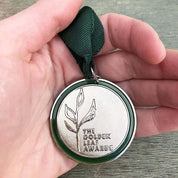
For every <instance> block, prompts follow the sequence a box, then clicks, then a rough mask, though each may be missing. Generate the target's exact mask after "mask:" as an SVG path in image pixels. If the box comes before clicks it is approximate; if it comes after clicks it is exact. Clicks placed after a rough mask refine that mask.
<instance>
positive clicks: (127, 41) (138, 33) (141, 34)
mask: <svg viewBox="0 0 178 178" xmlns="http://www.w3.org/2000/svg"><path fill="white" fill-rule="evenodd" d="M101 21H102V24H103V27H104V32H105V44H104V46H103V48H102V50H101V52H100V53H99V54H104V53H107V52H109V51H112V50H114V49H116V48H120V49H123V50H126V51H129V52H132V53H134V54H136V55H137V56H139V57H140V58H141V59H143V60H145V61H147V62H149V63H152V64H156V63H159V62H161V61H162V60H163V59H164V57H165V48H164V46H163V44H162V42H161V41H160V39H159V37H158V35H157V33H156V32H155V31H154V30H153V28H152V27H151V26H149V25H148V24H146V23H144V22H141V21H139V20H135V19H132V18H130V17H127V16H124V15H118V14H106V15H104V16H102V17H101Z"/></svg>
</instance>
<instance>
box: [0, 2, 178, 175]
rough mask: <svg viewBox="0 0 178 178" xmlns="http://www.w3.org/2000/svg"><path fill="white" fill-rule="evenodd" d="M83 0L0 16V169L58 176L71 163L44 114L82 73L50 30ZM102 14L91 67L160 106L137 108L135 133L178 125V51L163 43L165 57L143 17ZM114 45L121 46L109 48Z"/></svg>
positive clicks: (143, 101)
mask: <svg viewBox="0 0 178 178" xmlns="http://www.w3.org/2000/svg"><path fill="white" fill-rule="evenodd" d="M81 3H82V0H75V1H72V0H67V1H65V2H63V1H62V0H51V1H44V0H41V1H39V2H38V3H36V4H35V5H33V6H32V7H30V8H28V9H27V10H25V11H23V12H21V13H19V14H17V15H15V16H13V17H10V18H8V19H5V20H3V21H1V22H0V27H1V28H0V39H1V40H0V41H1V42H0V49H1V51H0V73H1V75H0V134H1V138H0V146H1V147H0V157H1V159H0V174H1V175H0V176H1V177H43V178H44V177H47V178H48V177H57V176H59V175H61V174H63V173H64V172H66V171H68V170H69V169H71V168H72V167H74V166H75V165H76V163H75V162H73V161H71V160H70V159H68V158H67V157H66V156H64V155H63V154H62V153H61V151H60V150H59V149H57V148H56V146H55V144H54V143H53V140H52V138H51V134H50V129H49V114H50V110H51V107H52V104H53V102H54V100H55V98H56V96H57V95H58V94H59V93H60V92H61V91H62V90H63V89H64V88H65V87H66V86H67V85H69V84H70V83H71V82H74V81H76V80H78V79H81V78H82V77H83V75H82V73H81V71H80V69H79V67H78V65H77V64H76V62H75V60H74V58H73V57H72V55H71V54H70V52H69V50H68V49H67V47H66V46H65V45H64V43H63V42H62V40H61V39H60V37H57V36H55V34H56V33H57V32H59V31H61V30H63V29H64V28H65V27H67V26H68V25H69V24H70V23H71V21H72V20H73V18H74V17H75V15H76V14H77V12H78V10H79V8H80V5H81ZM58 7H59V8H58ZM46 12H49V13H46ZM101 21H102V23H103V26H104V30H105V44H104V46H103V49H102V50H101V52H100V53H99V54H98V55H97V56H96V57H95V63H96V72H97V74H99V75H100V76H101V77H103V78H105V79H109V80H111V81H113V82H115V83H116V84H118V85H119V86H120V87H121V88H123V89H124V90H125V91H126V92H127V93H128V95H129V96H130V97H131V99H132V100H133V102H134V105H136V106H155V105H156V106H160V107H159V108H157V109H149V110H148V109H146V110H145V109H137V116H138V129H137V134H136V135H137V136H149V135H153V134H158V133H161V132H165V131H174V130H176V129H178V120H177V119H176V118H177V116H178V111H177V109H176V108H177V107H178V100H177V99H176V98H175V97H174V96H175V94H176V93H177V91H178V85H177V83H176V80H177V79H178V71H177V70H176V68H177V67H178V62H177V61H176V58H178V57H177V56H178V52H177V51H171V50H169V51H167V57H166V58H165V54H166V52H165V49H164V46H163V45H162V43H161V41H160V40H159V38H158V36H157V34H156V33H155V32H154V30H153V29H152V28H151V27H150V26H148V25H147V24H145V23H143V22H140V21H137V20H134V19H131V18H129V17H126V16H122V15H117V14H107V15H104V16H102V17H101ZM116 48H120V49H122V50H120V51H116V52H113V53H108V52H109V51H113V50H114V49H116ZM164 58H165V60H164V61H163V62H161V61H162V60H163V59H164ZM159 62H161V63H160V64H158V65H153V64H157V63H159ZM149 63H151V64H149ZM163 79H164V80H163Z"/></svg>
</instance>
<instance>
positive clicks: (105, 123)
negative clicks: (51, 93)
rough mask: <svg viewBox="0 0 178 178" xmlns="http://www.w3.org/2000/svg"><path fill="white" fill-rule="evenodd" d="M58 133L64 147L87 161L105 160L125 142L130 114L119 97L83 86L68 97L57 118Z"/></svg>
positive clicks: (99, 87) (104, 90)
mask: <svg viewBox="0 0 178 178" xmlns="http://www.w3.org/2000/svg"><path fill="white" fill-rule="evenodd" d="M57 125H58V131H59V134H60V137H61V139H62V140H63V142H64V143H65V145H66V146H67V147H68V148H69V149H71V150H72V151H73V152H75V153H77V154H78V155H81V156H84V157H91V158H96V157H102V156H106V155H108V154H110V153H112V152H113V151H115V150H116V149H117V148H118V147H119V146H120V145H121V144H122V143H123V141H124V140H125V137H126V136H127V133H128V129H129V125H130V122H129V114H128V110H127V107H126V105H125V103H124V102H123V100H122V99H121V98H120V96H119V95H118V94H117V93H115V92H114V91H112V90H110V89H108V88H106V87H104V86H98V85H93V84H92V85H91V84H90V85H85V86H81V87H79V88H77V89H75V90H73V91H72V92H71V93H69V94H68V95H67V96H66V97H65V99H64V100H63V102H62V103H61V105H60V107H59V110H58V115H57Z"/></svg>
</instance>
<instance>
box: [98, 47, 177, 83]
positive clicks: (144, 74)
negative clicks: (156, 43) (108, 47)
mask: <svg viewBox="0 0 178 178" xmlns="http://www.w3.org/2000/svg"><path fill="white" fill-rule="evenodd" d="M95 64H96V73H97V74H98V75H100V76H101V77H102V78H105V79H108V80H111V81H113V82H120V81H124V80H131V79H160V80H161V79H173V80H176V79H178V70H177V69H178V51H177V50H166V57H165V59H164V60H163V61H162V62H161V63H160V64H157V65H153V64H148V63H146V62H144V61H142V60H140V58H139V57H137V56H135V55H133V54H132V53H129V52H126V51H118V52H115V53H112V54H107V55H101V56H97V57H95Z"/></svg>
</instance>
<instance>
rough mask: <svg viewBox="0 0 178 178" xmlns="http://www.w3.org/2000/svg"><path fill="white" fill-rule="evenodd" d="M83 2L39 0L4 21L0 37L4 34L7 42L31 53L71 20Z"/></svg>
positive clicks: (0, 24)
mask: <svg viewBox="0 0 178 178" xmlns="http://www.w3.org/2000/svg"><path fill="white" fill-rule="evenodd" d="M81 4H82V0H75V1H73V0H65V1H63V0H50V1H48V0H47V1H46V0H40V1H38V2H37V3H36V4H34V5H32V6H31V7H29V8H28V9H26V10H24V11H22V12H20V13H18V14H16V15H14V16H12V17H10V18H8V19H6V20H3V21H1V23H0V27H1V30H0V31H1V32H3V33H0V34H1V35H0V39H1V40H2V39H3V38H4V42H6V44H8V45H9V46H12V47H16V49H17V47H18V48H19V49H21V50H22V49H25V50H26V51H28V52H30V53H32V52H35V51H38V50H39V49H40V48H41V47H43V45H44V44H46V43H47V42H48V41H50V40H51V39H52V38H53V37H54V36H55V35H56V33H58V32H59V31H61V30H63V29H64V28H66V27H67V26H68V25H69V24H70V23H71V22H72V20H73V19H74V17H75V16H76V14H77V12H78V10H79V8H80V6H81ZM4 33H5V34H6V35H5V34H4ZM7 37H8V38H7Z"/></svg>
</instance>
